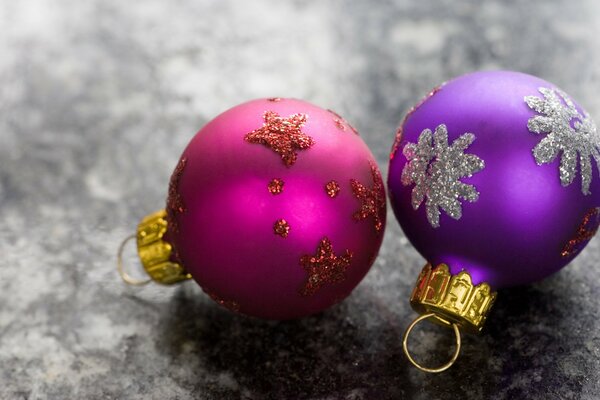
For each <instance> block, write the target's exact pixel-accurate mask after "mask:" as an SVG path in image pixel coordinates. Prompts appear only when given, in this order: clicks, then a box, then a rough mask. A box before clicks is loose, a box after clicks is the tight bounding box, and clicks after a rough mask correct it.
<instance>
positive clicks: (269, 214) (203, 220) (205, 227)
mask: <svg viewBox="0 0 600 400" xmlns="http://www.w3.org/2000/svg"><path fill="white" fill-rule="evenodd" d="M155 217H156V216H155ZM159 217H160V218H163V221H166V231H165V232H164V237H161V238H160V239H159V240H160V243H161V244H162V245H163V246H166V248H169V251H170V253H169V259H168V260H166V261H165V260H163V262H166V263H167V265H166V266H167V267H168V268H170V269H171V270H170V271H175V273H176V274H179V275H180V276H181V277H187V276H188V275H187V274H189V275H191V277H193V279H194V280H195V281H196V282H197V283H198V284H199V285H200V286H201V287H202V288H203V289H204V291H205V292H207V293H208V294H209V295H210V296H211V297H212V298H213V299H214V300H215V301H217V302H218V303H220V304H221V305H224V306H226V307H228V308H230V309H232V310H234V311H238V312H240V313H243V314H247V315H252V316H256V317H260V318H268V319H290V318H298V317H303V316H306V315H310V314H313V313H316V312H319V311H321V310H323V309H325V308H327V307H329V306H331V305H333V304H335V303H336V302H339V301H341V300H342V299H344V298H345V297H346V296H348V295H349V294H350V292H351V291H352V289H354V287H355V286H356V285H357V284H358V283H359V282H360V281H361V280H362V278H363V277H364V276H365V274H366V273H367V272H368V271H369V268H370V267H371V265H372V263H373V261H374V260H375V257H376V256H377V253H378V251H379V247H380V245H381V241H382V238H383V232H384V228H385V217H386V198H385V192H384V185H383V182H382V180H381V175H380V172H379V169H378V167H377V164H376V161H375V159H374V157H373V155H372V154H371V152H370V151H369V149H368V148H367V146H366V144H365V143H364V142H363V141H362V140H361V138H360V137H359V136H358V134H357V132H356V131H355V130H354V129H353V128H352V127H351V126H350V125H349V124H348V123H347V122H346V121H345V120H344V119H342V118H341V117H340V116H339V115H337V114H335V113H333V112H332V111H328V110H324V109H322V108H319V107H316V106H314V105H312V104H309V103H307V102H304V101H300V100H293V99H280V98H272V99H260V100H254V101H250V102H247V103H244V104H241V105H238V106H236V107H234V108H232V109H230V110H228V111H225V112H224V113H222V114H221V115H219V116H218V117H216V118H215V119H213V120H212V121H210V122H209V123H208V124H207V125H206V126H205V127H204V128H202V129H201V130H200V131H199V132H198V133H197V134H196V136H195V137H194V138H193V139H192V141H191V142H190V144H189V145H188V146H187V148H186V149H185V151H184V152H183V154H182V156H181V159H180V161H179V163H178V165H177V168H176V169H175V172H174V173H173V176H172V178H171V184H170V187H169V197H168V201H167V209H166V217H165V215H162V216H159ZM153 221H154V222H153ZM146 223H147V224H148V223H150V224H151V223H156V219H155V220H152V221H150V220H148V221H146ZM143 225H144V222H142V224H141V225H140V227H143ZM153 226H154V225H153ZM163 227H164V224H163ZM142 230H143V229H142ZM146 236H148V235H146ZM139 244H140V237H139V235H138V248H139V249H140V254H141V253H143V247H144V246H143V243H142V246H139ZM163 258H164V257H163ZM142 262H143V263H144V258H143V257H142ZM146 264H147V263H144V265H145V266H146V267H147V265H146ZM146 270H152V267H149V268H146ZM163 272H164V268H163ZM159 275H160V274H159ZM167 275H168V274H167ZM151 276H152V274H151ZM160 276H163V277H164V276H166V275H164V274H163V275H160ZM161 280H162V281H163V282H164V281H165V279H164V278H161V279H158V281H161ZM167 280H170V279H167ZM176 280H178V279H171V281H176Z"/></svg>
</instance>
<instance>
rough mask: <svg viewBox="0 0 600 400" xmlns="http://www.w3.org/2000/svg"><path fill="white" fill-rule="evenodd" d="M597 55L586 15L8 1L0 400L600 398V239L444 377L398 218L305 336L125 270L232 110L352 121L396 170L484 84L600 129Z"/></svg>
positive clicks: (386, 4) (495, 323)
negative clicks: (492, 77)
mask: <svg viewBox="0 0 600 400" xmlns="http://www.w3.org/2000/svg"><path fill="white" fill-rule="evenodd" d="M599 36H600V4H599V3H598V2H596V1H593V0H588V1H574V0H556V1H545V0H531V1H516V0H513V1H503V2H500V1H498V2H479V1H476V0H473V1H457V0H446V1H425V0H423V1H419V2H416V1H409V0H406V1H353V2H350V1H345V2H344V1H312V2H303V1H285V2H284V1H270V2H269V1H266V0H265V1H245V2H244V1H209V0H204V1H195V2H192V1H189V2H185V1H171V2H167V1H158V0H156V1H143V2H126V1H120V0H107V1H101V0H92V1H85V2H84V1H77V0H57V1H53V2H49V1H42V0H39V1H34V0H23V1H9V0H6V1H0V225H1V229H0V255H1V256H0V398H2V399H237V398H243V399H299V398H310V399H388V398H389V399H454V398H469V399H471V398H472V399H489V398H494V399H597V398H600V384H599V380H600V322H599V321H600V280H599V279H598V276H599V275H600V267H599V265H598V261H599V258H600V249H599V242H598V240H597V239H595V240H593V241H592V243H591V245H590V246H589V247H588V248H587V249H586V250H585V252H584V253H583V254H582V255H581V256H580V257H579V258H578V259H576V261H575V262H573V263H572V264H571V265H570V266H569V267H568V268H566V269H564V270H563V271H561V272H560V273H558V274H556V275H555V276H552V277H550V278H548V279H546V280H545V281H543V282H541V283H539V284H535V285H532V286H529V287H523V288H515V289H511V290H503V291H501V292H500V296H499V300H498V302H497V304H496V306H495V310H494V312H493V314H492V316H491V320H490V321H489V324H488V326H487V329H486V332H485V334H484V335H483V336H481V337H466V338H465V339H464V349H463V353H462V355H461V357H460V359H459V360H458V362H457V364H456V365H455V366H454V367H453V368H452V369H451V370H450V371H448V372H447V373H445V374H442V375H436V376H432V375H424V374H422V373H420V372H418V371H416V370H415V369H413V368H411V367H410V366H409V365H408V363H407V362H406V360H405V359H404V357H403V355H402V351H401V343H400V338H401V335H402V332H403V329H404V327H405V326H406V324H407V323H408V322H409V321H410V320H411V319H412V318H413V316H414V315H413V313H412V311H411V310H410V307H409V306H408V296H409V292H410V288H411V286H412V284H413V282H414V279H415V277H416V276H417V273H418V271H419V269H420V268H421V266H422V264H423V260H422V258H421V257H420V256H419V255H418V254H417V253H416V252H415V251H414V250H413V249H412V248H411V246H410V244H409V243H408V242H407V241H406V239H405V238H404V237H403V235H402V232H401V231H400V229H399V227H398V225H397V223H396V221H395V220H394V218H393V215H392V214H391V213H390V214H389V217H390V219H389V221H388V230H387V233H386V238H385V243H384V246H383V248H382V250H381V254H380V257H379V258H378V260H377V262H376V264H375V265H374V266H373V268H372V270H371V272H370V273H369V274H368V276H367V277H366V279H365V280H364V281H363V282H362V284H361V285H360V286H359V287H358V288H357V289H356V290H355V292H354V293H353V294H352V296H351V297H350V298H349V299H348V300H347V301H345V302H343V303H342V304H341V305H339V306H336V307H334V308H332V309H330V310H328V311H326V312H324V313H322V314H320V315H316V316H313V317H310V318H306V319H304V320H300V321H292V322H263V321H258V320H253V319H247V318H243V317H240V316H236V315H233V314H231V313H229V312H228V311H226V310H224V309H221V308H219V307H218V306H216V305H215V304H214V303H212V302H211V301H210V300H209V299H207V297H206V296H205V295H203V294H202V293H201V292H200V291H199V290H198V289H197V287H196V286H195V285H194V284H193V283H187V284H184V285H181V286H179V287H176V288H164V287H157V286H148V287H144V288H131V287H126V286H125V285H124V284H122V282H121V281H120V279H119V278H118V276H117V274H116V272H115V252H116V249H117V246H118V244H119V242H120V241H121V239H123V238H124V237H125V236H126V235H127V234H129V233H130V232H131V231H132V230H133V229H134V227H135V225H136V224H137V222H138V220H139V219H140V218H141V217H142V216H144V215H145V214H146V213H149V212H152V211H154V210H155V209H158V208H160V207H161V206H162V205H163V202H164V198H165V194H166V189H167V181H168V178H169V175H170V173H171V170H172V169H173V167H174V165H175V163H176V161H177V158H178V156H179V154H180V152H181V151H182V150H183V148H184V146H185V145H186V143H187V142H188V140H189V139H190V138H191V137H192V136H193V134H194V132H196V130H197V129H198V128H199V127H201V126H202V125H203V124H204V123H205V122H207V121H208V120H209V119H210V118H211V117H213V116H215V115H216V114H217V113H219V112H220V111H222V110H224V109H226V108H229V107H230V106H232V105H235V104H237V103H239V102H242V101H244V100H247V99H250V98H255V97H262V96H286V97H298V98H303V99H306V100H309V101H312V102H314V103H316V104H320V105H323V106H326V107H328V108H332V109H334V110H337V111H338V112H339V113H340V114H342V115H344V116H345V117H346V118H347V119H348V120H349V121H351V122H352V123H353V124H354V125H355V126H356V127H357V128H358V129H359V130H360V131H361V132H362V134H363V137H364V138H365V140H366V141H367V142H368V144H369V145H370V147H371V148H372V149H373V152H374V153H375V154H376V156H377V158H378V160H379V163H380V166H381V167H382V168H384V170H385V166H386V162H387V154H388V151H389V148H390V146H391V144H392V140H393V133H394V130H395V128H396V126H397V124H398V123H399V121H400V120H401V118H402V116H403V113H404V112H406V110H407V109H408V108H409V107H410V105H411V104H412V103H414V102H416V101H417V100H418V99H419V98H420V97H421V96H422V95H423V94H424V93H426V92H427V91H428V90H429V89H430V88H431V87H433V86H435V85H436V84H437V83H439V82H441V81H444V80H446V79H448V78H451V77H453V76H456V75H459V74H462V73H465V72H468V71H473V70H479V69H498V68H504V69H514V70H520V71H524V72H528V73H532V74H535V75H538V76H541V77H543V78H545V79H548V80H550V81H553V82H555V83H557V84H558V85H559V86H562V87H563V88H564V89H565V90H567V91H568V92H569V93H570V94H571V95H572V96H574V97H575V98H576V99H578V100H579V102H581V103H582V104H584V105H586V107H587V109H588V110H589V111H590V113H591V114H592V115H595V116H596V118H600V97H599V96H598V95H597V94H596V91H595V90H597V89H598V88H599V87H600V69H599V67H598V65H600V46H599V41H598V37H599ZM131 253H133V250H131ZM128 260H129V261H130V262H133V261H134V258H133V254H129V255H128ZM415 339H416V340H415V341H414V345H415V352H417V353H418V354H420V355H421V356H422V357H423V359H425V360H427V361H428V362H430V363H434V362H436V361H441V360H442V358H443V357H444V356H445V355H446V354H445V353H444V351H442V350H441V349H443V348H444V347H449V346H450V344H451V337H450V336H449V332H447V331H444V330H442V329H439V328H436V327H423V328H422V329H421V330H419V331H418V332H417V333H416V335H415ZM435 349H437V355H436V356H426V355H425V354H426V353H427V351H428V350H433V351H434V353H436V351H435Z"/></svg>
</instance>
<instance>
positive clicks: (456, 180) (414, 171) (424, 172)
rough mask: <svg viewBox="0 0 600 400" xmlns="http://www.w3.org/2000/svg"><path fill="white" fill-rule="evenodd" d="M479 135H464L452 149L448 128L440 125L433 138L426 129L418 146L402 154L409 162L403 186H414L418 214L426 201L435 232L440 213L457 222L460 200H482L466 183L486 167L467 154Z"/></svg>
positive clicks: (403, 150)
mask: <svg viewBox="0 0 600 400" xmlns="http://www.w3.org/2000/svg"><path fill="white" fill-rule="evenodd" d="M474 140H475V135H473V134H472V133H464V134H462V135H461V136H460V137H459V138H458V139H456V140H454V142H452V144H451V145H448V130H447V129H446V125H443V124H442V125H439V126H438V127H437V128H435V133H433V134H432V132H431V130H430V129H425V130H424V131H423V132H421V135H419V142H418V143H407V144H406V145H405V146H404V148H403V149H402V153H403V154H404V156H405V157H406V159H407V160H408V162H407V163H406V165H405V166H404V169H403V170H402V184H403V185H405V186H409V185H411V184H414V185H415V187H414V188H413V190H412V199H411V203H412V206H413V208H414V209H415V210H416V209H418V208H419V206H420V205H421V203H422V202H423V200H424V199H425V197H427V200H425V206H426V208H427V210H426V211H427V220H428V221H429V223H430V224H431V226H433V227H434V228H437V227H439V226H440V209H442V210H444V211H445V212H446V214H448V215H449V216H450V217H452V218H454V219H460V217H461V216H462V205H461V202H460V200H459V199H464V200H467V201H469V202H474V201H477V199H479V192H478V191H477V189H475V186H473V185H469V184H466V183H463V182H461V181H460V179H462V178H467V177H470V176H472V175H473V174H475V173H476V172H479V171H481V170H482V169H483V168H484V167H485V163H484V162H483V160H482V159H481V158H479V157H477V156H476V155H474V154H465V150H466V149H467V148H468V147H469V146H470V145H471V143H473V141H474Z"/></svg>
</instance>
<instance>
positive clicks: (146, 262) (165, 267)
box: [117, 210, 192, 286]
mask: <svg viewBox="0 0 600 400" xmlns="http://www.w3.org/2000/svg"><path fill="white" fill-rule="evenodd" d="M165 233H167V213H166V211H165V210H160V211H157V212H155V213H154V214H150V215H148V216H147V217H145V218H144V219H143V220H142V221H141V222H140V224H139V225H138V227H137V234H135V235H131V236H129V237H128V238H126V239H125V240H124V241H123V242H122V243H121V246H120V247H119V252H118V253H117V270H118V271H119V275H121V278H122V279H123V280H124V281H125V283H128V284H130V285H134V286H139V285H145V284H147V283H150V282H151V281H154V282H157V283H160V284H163V285H171V284H173V283H177V282H181V281H184V280H186V279H190V278H191V277H192V276H191V275H190V274H188V273H187V272H186V271H185V269H184V268H183V266H182V265H180V264H178V263H176V262H173V261H172V260H171V255H172V252H173V246H171V245H170V244H169V243H167V242H166V241H164V240H163V236H164V235H165ZM134 238H135V239H136V241H137V250H138V256H139V257H140V261H141V263H142V265H143V266H144V269H145V270H146V273H147V274H148V276H149V277H150V278H151V279H144V280H138V279H135V278H132V277H131V276H130V275H129V274H128V273H127V272H125V270H124V268H123V249H124V247H125V245H126V244H127V242H129V240H131V239H134Z"/></svg>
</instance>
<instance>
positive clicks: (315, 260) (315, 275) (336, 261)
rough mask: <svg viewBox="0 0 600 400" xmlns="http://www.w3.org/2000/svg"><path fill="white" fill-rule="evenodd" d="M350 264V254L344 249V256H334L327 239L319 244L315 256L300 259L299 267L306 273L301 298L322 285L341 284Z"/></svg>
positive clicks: (312, 292)
mask: <svg viewBox="0 0 600 400" xmlns="http://www.w3.org/2000/svg"><path fill="white" fill-rule="evenodd" d="M351 262H352V252H351V251H350V250H348V249H346V251H345V253H344V255H341V256H336V255H335V253H334V252H333V245H332V244H331V241H330V240H329V238H327V237H324V238H323V239H321V241H320V242H319V246H318V247H317V253H316V254H315V255H312V256H311V255H305V256H302V257H301V258H300V265H302V267H303V268H304V270H305V271H306V272H307V273H308V278H307V279H306V283H305V284H304V286H303V287H302V288H301V289H300V294H301V295H302V296H312V295H313V294H315V293H316V292H317V291H318V290H319V289H320V288H321V287H323V285H325V284H333V283H338V282H342V281H343V280H344V279H346V269H348V267H349V266H350V263H351Z"/></svg>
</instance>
